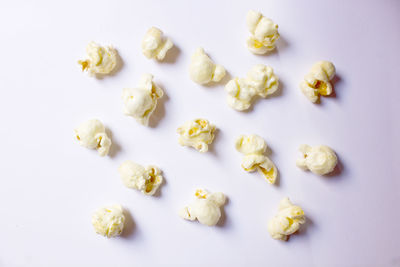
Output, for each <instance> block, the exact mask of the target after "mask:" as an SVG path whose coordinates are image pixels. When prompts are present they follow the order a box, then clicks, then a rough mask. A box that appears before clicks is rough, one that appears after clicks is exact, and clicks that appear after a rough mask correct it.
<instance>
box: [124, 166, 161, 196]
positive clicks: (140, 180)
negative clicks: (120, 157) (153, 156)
mask: <svg viewBox="0 0 400 267" xmlns="http://www.w3.org/2000/svg"><path fill="white" fill-rule="evenodd" d="M118 172H119V174H120V176H121V179H122V182H123V183H124V185H125V186H126V187H129V188H133V189H137V190H139V191H141V192H142V193H143V194H145V195H154V193H155V192H156V191H157V189H158V187H160V185H161V183H162V181H163V177H162V175H161V170H160V169H159V168H158V167H156V166H153V165H150V166H147V167H146V168H144V167H143V166H142V165H139V164H137V163H134V162H133V161H130V160H127V161H125V162H123V163H122V164H121V166H119V168H118Z"/></svg>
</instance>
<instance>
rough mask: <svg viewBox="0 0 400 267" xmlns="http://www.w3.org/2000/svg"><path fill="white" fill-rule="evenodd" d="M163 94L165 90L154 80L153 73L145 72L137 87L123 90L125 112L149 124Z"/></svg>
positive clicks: (144, 123) (140, 121)
mask: <svg viewBox="0 0 400 267" xmlns="http://www.w3.org/2000/svg"><path fill="white" fill-rule="evenodd" d="M163 95H164V92H163V90H162V89H161V88H160V87H159V86H157V85H156V84H155V83H154V82H153V75H151V74H144V75H143V76H142V78H141V79H140V81H139V84H138V86H137V87H136V88H124V89H123V90H122V100H123V102H124V109H123V111H124V114H125V115H128V116H132V117H133V118H135V119H136V121H137V122H139V123H140V124H142V125H145V126H147V125H148V124H149V118H150V116H151V114H153V111H154V110H155V109H156V106H157V99H159V98H161V97H162V96H163Z"/></svg>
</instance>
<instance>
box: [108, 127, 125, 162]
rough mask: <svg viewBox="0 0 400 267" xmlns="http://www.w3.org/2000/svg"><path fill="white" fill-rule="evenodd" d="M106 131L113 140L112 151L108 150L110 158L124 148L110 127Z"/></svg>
mask: <svg viewBox="0 0 400 267" xmlns="http://www.w3.org/2000/svg"><path fill="white" fill-rule="evenodd" d="M105 132H106V134H107V136H108V137H109V138H110V139H111V142H112V143H111V147H110V151H109V152H108V156H109V157H110V158H114V157H115V156H116V155H117V154H118V153H119V152H120V151H121V150H122V147H121V146H120V145H119V143H118V142H117V141H116V140H115V139H114V137H113V134H112V131H111V130H110V129H109V128H108V127H106V128H105Z"/></svg>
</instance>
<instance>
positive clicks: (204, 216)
mask: <svg viewBox="0 0 400 267" xmlns="http://www.w3.org/2000/svg"><path fill="white" fill-rule="evenodd" d="M225 201H226V197H225V195H224V194H223V193H210V192H208V191H207V190H204V189H198V190H196V192H195V200H194V201H193V202H192V203H191V204H190V205H188V206H186V207H184V208H183V209H181V210H180V211H179V216H181V217H182V218H183V219H185V220H190V221H194V220H196V219H197V220H198V221H199V222H200V223H202V224H205V225H208V226H214V225H216V224H217V223H218V221H219V219H220V218H221V209H220V208H221V207H222V206H223V205H224V204H225Z"/></svg>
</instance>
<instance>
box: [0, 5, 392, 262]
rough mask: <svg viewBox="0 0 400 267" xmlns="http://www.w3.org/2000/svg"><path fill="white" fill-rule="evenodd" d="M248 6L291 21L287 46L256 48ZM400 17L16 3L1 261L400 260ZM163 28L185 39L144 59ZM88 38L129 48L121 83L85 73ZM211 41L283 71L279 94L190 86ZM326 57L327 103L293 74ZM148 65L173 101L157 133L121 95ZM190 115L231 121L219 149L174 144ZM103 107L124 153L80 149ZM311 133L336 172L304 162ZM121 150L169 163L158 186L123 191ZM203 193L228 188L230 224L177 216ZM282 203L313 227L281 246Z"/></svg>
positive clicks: (372, 12)
mask: <svg viewBox="0 0 400 267" xmlns="http://www.w3.org/2000/svg"><path fill="white" fill-rule="evenodd" d="M251 8H252V9H257V10H259V11H261V12H263V13H264V14H265V15H266V16H267V17H270V18H271V19H273V20H274V21H275V22H276V23H278V24H279V31H280V34H281V39H280V41H279V42H278V43H277V47H278V50H277V51H276V52H275V53H272V54H270V55H268V56H256V55H253V54H251V53H250V52H249V51H248V50H247V48H246V44H245V43H246V42H245V40H246V37H247V36H248V32H247V29H246V26H245V15H246V12H247V10H249V9H251ZM399 13H400V2H399V1H394V0H392V1H390V0H384V1H361V0H360V1H318V0H313V1H262V0H259V1H257V0H247V1H236V2H235V3H234V2H233V1H212V0H209V1H196V2H194V1H161V0H160V1H136V2H134V1H102V0H96V1H64V2H60V1H25V2H20V1H4V2H3V3H2V5H1V9H0V24H1V25H2V26H1V27H0V38H1V41H2V42H1V51H2V55H1V62H2V63H1V64H0V88H1V97H0V114H1V115H0V116H1V122H2V126H1V129H0V138H1V139H0V140H2V146H1V151H2V153H1V156H0V160H1V162H2V163H1V165H0V171H1V172H0V173H1V182H0V210H1V213H0V214H1V217H0V218H1V219H0V229H1V237H0V266H2V267H3V266H4V267H5V266H7V267H8V266H159V265H163V264H165V265H170V266H192V265H193V266H399V265H400V254H399V246H400V241H399V232H398V225H399V220H400V213H399V206H398V205H399V204H398V203H399V201H400V182H399V174H400V168H399V166H400V158H399V152H398V150H399V149H400V142H399V134H400V128H399V119H398V115H399V111H400V110H399V101H400V93H399V88H398V75H399V72H400V68H399V61H400V58H399V50H398V49H399V47H400V31H399V25H400V16H399ZM151 26H156V27H159V28H160V29H162V30H163V31H164V33H165V34H166V35H167V36H169V37H170V38H171V39H172V41H173V42H174V43H175V44H176V46H177V47H178V50H179V52H178V53H177V50H176V49H175V50H173V51H175V52H171V51H170V52H169V53H168V54H167V59H168V61H169V63H168V62H164V63H157V62H156V61H153V60H148V59H146V58H145V57H144V56H143V55H142V53H141V49H140V42H141V38H142V37H143V36H144V34H145V32H146V31H147V29H148V28H149V27H151ZM91 40H94V41H96V42H99V43H103V44H113V45H114V46H115V47H116V48H117V49H118V51H119V54H120V56H121V58H122V59H123V62H124V64H123V66H122V68H121V70H120V71H119V72H118V73H116V75H114V76H113V77H106V78H104V79H102V80H98V79H95V78H91V77H88V76H87V75H86V74H84V73H81V71H80V69H79V66H78V64H77V62H76V61H77V60H78V59H80V58H82V57H83V56H84V54H85V46H86V44H87V43H88V42H89V41H91ZM198 46H202V47H204V48H205V49H206V51H207V52H208V53H209V55H210V56H211V58H212V59H213V60H215V62H218V63H219V64H222V65H223V66H225V67H226V69H227V70H228V71H229V73H230V74H231V75H232V76H240V77H243V76H245V74H246V72H247V71H248V70H249V69H250V68H251V67H252V66H253V65H255V64H257V63H265V64H267V65H271V66H272V67H273V68H274V69H275V72H276V73H277V75H278V76H279V77H280V79H281V82H282V85H283V86H282V91H281V94H280V95H279V96H274V97H271V98H269V99H261V100H259V101H257V102H256V103H255V105H254V109H253V110H252V111H251V112H247V113H239V112H237V111H235V110H232V109H231V108H229V107H228V106H227V104H226V102H225V97H226V93H225V92H224V90H223V86H222V85H220V84H219V85H216V86H211V87H202V86H199V85H197V84H195V83H193V82H192V81H191V80H190V78H189V74H188V66H189V62H190V55H191V54H192V53H193V52H194V50H195V49H196V48H197V47H198ZM171 54H175V56H173V55H171ZM320 59H326V60H331V61H333V62H334V64H335V65H336V68H337V76H338V77H339V81H337V82H336V84H335V89H336V94H337V95H336V97H335V98H332V97H331V98H323V99H322V104H321V105H314V104H312V103H310V102H309V101H308V100H307V99H306V98H305V97H304V96H303V95H302V94H301V92H300V89H299V87H298V84H299V82H300V81H301V79H302V78H303V76H304V75H305V74H306V73H307V71H308V70H309V68H310V67H311V65H312V64H313V63H314V62H315V61H317V60H320ZM173 61H174V62H173ZM146 72H150V73H152V74H154V75H155V81H156V82H157V83H159V84H160V85H161V86H162V88H163V89H164V90H165V92H166V95H167V96H166V97H164V100H163V101H161V103H160V105H159V106H158V107H157V110H156V112H155V116H153V120H152V122H151V125H152V127H149V128H146V127H143V126H141V125H139V124H138V123H137V122H136V121H135V120H134V119H132V118H131V117H127V116H124V115H123V114H122V100H121V93H122V88H123V87H131V86H135V85H136V84H137V82H138V80H139V78H140V76H141V75H142V74H143V73H146ZM224 81H225V82H226V80H224ZM195 117H204V118H207V119H209V120H210V121H211V122H213V123H215V124H216V125H217V127H218V128H219V132H218V135H217V138H216V140H215V141H214V143H213V145H212V146H211V147H212V149H211V150H212V151H211V152H208V153H207V154H200V153H198V152H197V151H195V150H194V149H190V148H185V147H180V146H179V145H178V144H177V138H178V136H177V134H176V133H175V130H176V128H177V127H178V126H179V125H181V124H182V123H183V122H184V121H186V120H188V119H192V118H195ZM90 118H98V119H100V120H101V121H102V122H103V123H104V124H105V125H106V127H108V128H109V129H110V131H111V132H112V140H113V142H114V147H113V149H112V155H113V156H112V157H105V158H101V157H99V156H98V155H97V152H96V151H94V150H93V151H92V150H88V149H85V148H83V147H81V146H79V145H78V144H77V142H75V140H74V134H73V128H74V127H75V126H77V125H78V124H79V123H81V122H83V121H85V120H87V119H90ZM246 133H256V134H259V135H261V136H262V137H264V138H265V139H266V141H267V143H268V145H269V146H270V148H271V150H272V153H271V155H270V158H271V160H273V161H274V163H275V164H276V166H277V167H278V169H279V171H280V183H279V186H275V187H274V186H271V185H269V184H268V183H267V182H266V181H264V180H263V179H262V178H261V176H260V175H259V174H257V173H254V174H248V173H246V172H244V171H243V170H242V169H241V167H240V161H241V159H242V155H241V154H240V153H239V152H237V151H235V148H234V140H235V138H236V137H237V136H238V135H239V134H246ZM302 143H308V144H310V145H314V144H326V145H329V146H331V147H332V148H333V149H334V150H335V151H336V152H337V154H338V156H339V159H340V161H341V164H342V171H341V173H340V174H339V175H336V176H332V177H318V176H316V175H313V174H312V173H309V172H303V171H301V170H300V169H298V168H297V167H296V165H295V159H296V156H297V148H298V146H299V145H300V144H302ZM126 159H130V160H134V161H136V162H138V163H140V164H143V165H147V164H156V165H157V166H160V168H161V169H162V170H163V171H164V177H165V180H166V184H164V185H163V186H162V187H161V195H160V196H159V197H150V196H145V195H143V194H141V193H140V192H137V191H135V190H131V189H128V188H126V187H124V186H123V184H122V182H121V180H120V178H119V176H118V172H117V167H118V166H119V164H120V163H121V162H123V161H124V160H126ZM196 187H205V188H207V189H209V190H210V191H213V192H216V191H222V192H224V193H225V194H226V195H227V196H228V197H229V199H230V200H229V203H228V205H226V207H225V213H226V220H225V223H224V225H223V226H222V227H213V228H208V227H206V226H204V225H200V224H199V223H191V222H188V221H184V220H182V219H181V218H179V216H178V215H177V211H178V210H179V208H181V207H183V206H184V205H185V204H187V203H189V202H190V200H191V198H192V194H193V191H194V189H195V188H196ZM285 196H288V197H290V199H291V200H292V201H293V202H294V203H295V204H299V205H301V206H302V207H303V208H304V210H305V212H306V215H307V218H308V222H307V224H306V225H305V227H303V228H302V230H301V232H300V233H299V234H297V235H295V236H293V237H292V238H291V239H290V241H289V242H280V241H277V240H273V239H272V238H270V236H269V235H268V232H267V220H268V219H269V218H271V217H272V216H273V215H274V214H275V213H276V211H277V208H278V203H279V201H280V200H281V199H282V198H283V197H285ZM113 203H119V204H121V205H123V206H124V207H125V208H126V209H128V210H129V211H130V213H131V215H132V218H133V221H134V227H132V223H130V224H129V225H128V227H127V231H126V232H125V234H124V237H122V238H115V239H106V238H103V237H102V236H99V235H96V234H95V233H94V230H93V228H92V225H91V223H90V220H91V215H92V212H93V211H94V210H95V209H96V208H98V207H100V206H103V205H106V204H113Z"/></svg>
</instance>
